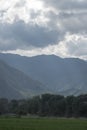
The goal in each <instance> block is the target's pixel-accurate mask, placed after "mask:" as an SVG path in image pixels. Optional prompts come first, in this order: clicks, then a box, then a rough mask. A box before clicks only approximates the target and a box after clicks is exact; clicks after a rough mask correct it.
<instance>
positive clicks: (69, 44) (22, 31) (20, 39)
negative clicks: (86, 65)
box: [0, 0, 87, 60]
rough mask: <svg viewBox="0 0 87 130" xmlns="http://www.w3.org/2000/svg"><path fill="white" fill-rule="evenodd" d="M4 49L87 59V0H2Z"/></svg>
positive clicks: (0, 44)
mask: <svg viewBox="0 0 87 130" xmlns="http://www.w3.org/2000/svg"><path fill="white" fill-rule="evenodd" d="M0 52H6V53H16V54H21V55H26V56H34V55H40V54H55V55H58V56H61V57H78V58H82V59H86V60H87V0H0Z"/></svg>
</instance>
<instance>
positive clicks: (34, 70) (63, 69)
mask: <svg viewBox="0 0 87 130" xmlns="http://www.w3.org/2000/svg"><path fill="white" fill-rule="evenodd" d="M0 59H2V60H4V61H5V62H6V63H8V64H9V65H10V66H12V67H14V68H16V69H19V70H20V71H23V72H24V73H25V74H27V75H28V76H30V77H31V78H32V79H35V80H38V81H39V82H41V83H43V84H44V85H45V86H47V87H48V89H49V90H50V91H51V92H52V93H57V94H63V95H72V94H74V95H78V94H83V93H87V62H86V61H84V60H81V59H78V58H65V59H63V58H60V57H57V56H55V55H40V56H35V57H25V56H19V55H14V54H0Z"/></svg>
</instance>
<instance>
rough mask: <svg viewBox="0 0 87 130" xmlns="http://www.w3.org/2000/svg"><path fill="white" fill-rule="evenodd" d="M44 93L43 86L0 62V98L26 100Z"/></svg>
mask: <svg viewBox="0 0 87 130" xmlns="http://www.w3.org/2000/svg"><path fill="white" fill-rule="evenodd" d="M41 93H44V86H43V85H42V84H41V83H40V82H38V81H35V80H33V79H31V78H30V77H28V76H26V75H25V74H24V73H23V72H21V71H19V70H17V69H14V68H12V67H10V66H9V65H7V64H6V63H5V62H3V61H2V60H0V97H3V98H10V99H11V98H16V99H17V98H26V97H30V96H33V95H38V94H41Z"/></svg>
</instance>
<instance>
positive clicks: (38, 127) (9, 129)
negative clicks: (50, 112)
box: [0, 118, 87, 130]
mask: <svg viewBox="0 0 87 130" xmlns="http://www.w3.org/2000/svg"><path fill="white" fill-rule="evenodd" d="M0 130H87V120H86V119H62V118H0Z"/></svg>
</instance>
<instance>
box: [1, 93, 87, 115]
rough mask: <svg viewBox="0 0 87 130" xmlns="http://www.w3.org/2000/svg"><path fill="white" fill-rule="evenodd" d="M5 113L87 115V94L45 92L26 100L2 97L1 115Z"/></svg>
mask: <svg viewBox="0 0 87 130" xmlns="http://www.w3.org/2000/svg"><path fill="white" fill-rule="evenodd" d="M5 114H15V115H28V114H30V115H38V116H57V117H87V95H80V96H67V97H64V96H61V95H52V94H43V95H41V96H36V97H33V98H30V99H26V100H25V99H24V100H11V101H9V100H8V99H0V115H5Z"/></svg>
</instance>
